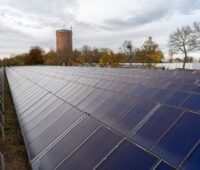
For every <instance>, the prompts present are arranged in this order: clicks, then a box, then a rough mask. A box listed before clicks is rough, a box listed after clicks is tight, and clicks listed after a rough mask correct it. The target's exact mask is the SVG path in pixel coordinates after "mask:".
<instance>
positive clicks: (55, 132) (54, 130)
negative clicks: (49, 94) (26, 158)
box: [28, 109, 82, 158]
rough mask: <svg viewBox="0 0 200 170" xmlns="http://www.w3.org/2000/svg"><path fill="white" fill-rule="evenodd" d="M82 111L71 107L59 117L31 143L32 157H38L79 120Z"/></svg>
mask: <svg viewBox="0 0 200 170" xmlns="http://www.w3.org/2000/svg"><path fill="white" fill-rule="evenodd" d="M81 116H82V113H81V112H80V111H78V110H76V109H71V110H70V111H68V112H67V113H65V114H64V115H63V116H62V117H61V118H60V119H58V120H57V121H56V122H54V124H53V125H52V126H50V127H49V128H48V129H47V130H46V131H45V132H44V133H42V134H41V135H40V136H38V137H37V139H35V140H34V141H32V142H31V143H30V144H29V145H28V148H29V151H30V152H29V154H30V157H31V158H34V157H36V156H37V155H38V154H39V153H40V152H41V151H42V150H44V149H45V148H46V147H47V146H48V145H49V144H50V143H51V142H53V141H54V140H55V139H56V138H57V137H58V136H59V135H61V134H62V133H63V132H64V131H65V130H67V129H68V128H69V127H70V126H71V125H72V124H73V123H75V122H76V121H78V119H80V117H81Z"/></svg>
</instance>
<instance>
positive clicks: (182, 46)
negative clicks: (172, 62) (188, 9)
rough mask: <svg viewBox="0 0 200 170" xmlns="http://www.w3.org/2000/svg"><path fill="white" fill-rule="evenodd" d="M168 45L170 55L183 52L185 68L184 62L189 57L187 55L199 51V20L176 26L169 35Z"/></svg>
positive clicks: (184, 62)
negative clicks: (190, 23)
mask: <svg viewBox="0 0 200 170" xmlns="http://www.w3.org/2000/svg"><path fill="white" fill-rule="evenodd" d="M169 46H170V50H169V51H170V55H171V57H172V56H173V55H174V54H178V53H182V54H184V59H183V69H185V64H186V62H188V61H189V59H190V58H189V57H188V55H189V54H191V53H195V52H199V51H200V22H194V23H193V24H192V25H191V26H190V25H185V26H182V27H181V28H177V30H176V31H175V32H173V33H172V34H171V35H170V36H169Z"/></svg>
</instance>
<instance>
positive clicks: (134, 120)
mask: <svg viewBox="0 0 200 170" xmlns="http://www.w3.org/2000/svg"><path fill="white" fill-rule="evenodd" d="M155 106H156V104H155V103H150V102H140V103H138V104H136V106H135V107H133V109H131V110H130V111H129V112H128V113H127V114H126V115H125V116H124V117H123V118H122V119H121V120H120V121H119V122H118V123H117V124H116V125H114V126H113V128H114V129H116V130H117V131H119V132H120V133H123V134H125V135H127V134H128V133H129V132H130V131H131V130H133V128H134V127H135V126H136V125H137V124H138V123H139V122H140V121H141V120H142V119H143V118H144V117H145V116H146V115H147V114H148V113H149V112H150V111H151V110H152V109H153V108H154V107H155Z"/></svg>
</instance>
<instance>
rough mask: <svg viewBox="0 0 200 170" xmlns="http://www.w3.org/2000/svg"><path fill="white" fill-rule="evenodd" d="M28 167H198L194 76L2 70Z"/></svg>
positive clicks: (199, 109) (198, 94)
mask: <svg viewBox="0 0 200 170" xmlns="http://www.w3.org/2000/svg"><path fill="white" fill-rule="evenodd" d="M6 73H7V76H8V80H9V85H10V89H11V92H12V96H13V101H14V105H15V108H16V112H17V116H18V120H19V123H20V126H21V130H22V133H23V137H24V140H25V144H26V148H27V151H28V155H29V159H30V163H31V166H32V168H33V169H34V170H36V169H42V170H51V169H59V170H61V169H70V170H71V169H73V170H74V169H81V170H82V169H84V170H87V169H106V170H111V169H114V170H118V169H119V170H122V169H138V170H140V169H145V170H146V169H156V170H160V169H162V170H165V169H166V170H173V169H189V170H192V169H200V74H199V72H197V71H193V72H192V71H162V70H141V69H107V68H104V69H103V68H78V67H77V68H76V67H50V66H49V67H47V66H46V67H41V66H34V67H11V68H7V69H6Z"/></svg>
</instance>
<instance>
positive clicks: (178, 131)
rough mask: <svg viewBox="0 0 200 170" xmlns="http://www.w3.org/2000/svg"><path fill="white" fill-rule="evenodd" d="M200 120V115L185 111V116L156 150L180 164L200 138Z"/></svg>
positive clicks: (162, 155) (174, 162)
mask: <svg viewBox="0 0 200 170" xmlns="http://www.w3.org/2000/svg"><path fill="white" fill-rule="evenodd" d="M199 122H200V116H199V115H197V114H193V113H191V112H186V113H184V115H183V117H182V118H181V119H180V120H179V121H178V122H177V123H176V124H175V125H174V126H173V127H172V128H171V129H170V130H169V132H168V133H167V134H166V135H165V136H164V137H163V138H162V140H161V141H160V142H159V143H158V144H157V145H156V146H155V147H154V151H155V152H156V153H157V154H158V155H160V156H161V157H163V158H165V159H167V160H169V161H170V162H172V163H173V164H175V165H179V164H180V163H181V161H183V159H184V158H185V157H186V156H187V154H188V153H189V152H190V150H191V149H192V147H193V146H194V145H195V144H196V143H197V142H198V140H199V137H200V123H199Z"/></svg>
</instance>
